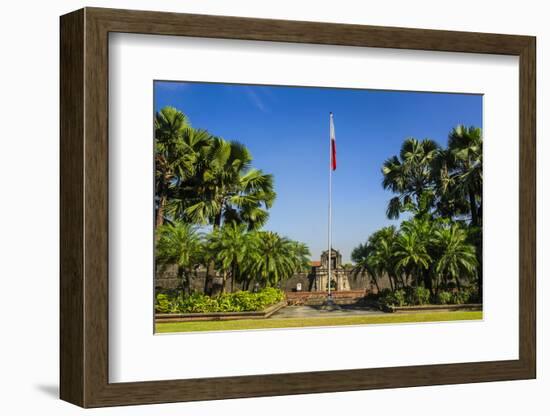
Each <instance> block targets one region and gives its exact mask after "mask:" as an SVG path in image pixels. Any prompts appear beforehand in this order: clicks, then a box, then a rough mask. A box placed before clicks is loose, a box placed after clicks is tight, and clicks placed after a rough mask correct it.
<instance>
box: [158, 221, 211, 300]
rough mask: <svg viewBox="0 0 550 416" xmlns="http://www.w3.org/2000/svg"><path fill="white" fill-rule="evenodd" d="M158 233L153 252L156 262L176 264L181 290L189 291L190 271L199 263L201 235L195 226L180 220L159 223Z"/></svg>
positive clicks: (162, 264) (163, 264)
mask: <svg viewBox="0 0 550 416" xmlns="http://www.w3.org/2000/svg"><path fill="white" fill-rule="evenodd" d="M158 234H159V239H158V241H157V246H156V252H155V253H156V262H157V264H159V265H161V266H165V265H168V264H175V265H177V268H178V269H177V276H178V278H179V279H180V281H181V286H182V290H183V292H187V293H189V291H190V279H191V276H192V274H191V272H192V270H194V269H195V270H196V268H197V267H198V266H199V265H200V263H201V258H202V256H201V254H202V235H201V234H199V233H198V231H197V228H196V227H194V226H192V225H190V224H186V223H183V222H180V221H176V222H174V223H172V224H163V225H161V226H160V227H159V229H158Z"/></svg>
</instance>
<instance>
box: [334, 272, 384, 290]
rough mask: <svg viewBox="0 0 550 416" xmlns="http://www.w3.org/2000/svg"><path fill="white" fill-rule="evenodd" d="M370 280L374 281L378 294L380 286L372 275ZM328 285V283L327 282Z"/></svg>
mask: <svg viewBox="0 0 550 416" xmlns="http://www.w3.org/2000/svg"><path fill="white" fill-rule="evenodd" d="M372 280H373V281H374V285H375V286H376V292H377V293H380V286H378V279H377V278H376V276H375V275H374V274H373V275H372ZM329 285H330V282H329Z"/></svg>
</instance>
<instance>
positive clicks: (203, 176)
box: [175, 138, 275, 230]
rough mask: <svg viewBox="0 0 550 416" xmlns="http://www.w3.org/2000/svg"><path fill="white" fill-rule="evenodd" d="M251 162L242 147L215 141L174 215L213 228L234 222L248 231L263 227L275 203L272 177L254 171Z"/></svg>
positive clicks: (235, 143)
mask: <svg viewBox="0 0 550 416" xmlns="http://www.w3.org/2000/svg"><path fill="white" fill-rule="evenodd" d="M251 161H252V156H251V155H250V152H249V151H248V149H247V148H246V147H245V146H243V145H242V144H240V143H238V142H230V141H227V140H224V139H221V138H213V139H212V144H211V146H210V147H209V148H208V150H207V151H206V152H204V154H203V155H202V156H201V160H200V161H199V162H198V168H197V173H196V175H195V176H194V178H193V180H192V181H190V182H189V187H188V188H186V189H185V192H184V193H182V194H181V195H180V200H181V205H180V206H179V207H178V209H177V210H176V211H175V214H176V215H181V216H183V217H186V218H188V219H189V220H190V221H192V222H195V223H198V224H212V225H213V226H214V228H219V227H220V226H221V225H222V224H223V223H224V222H231V221H233V222H238V223H245V224H247V226H248V229H249V230H255V229H258V228H260V227H261V226H263V225H264V224H265V223H266V221H267V219H268V213H267V209H269V208H271V206H272V204H273V201H274V200H275V192H274V190H273V176H272V175H269V174H265V173H263V172H262V171H261V170H258V169H254V168H251V167H250V163H251Z"/></svg>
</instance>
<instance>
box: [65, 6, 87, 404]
mask: <svg viewBox="0 0 550 416" xmlns="http://www.w3.org/2000/svg"><path fill="white" fill-rule="evenodd" d="M60 29H61V36H60V38H61V39H60V40H61V44H60V48H61V50H60V67H61V72H60V86H61V90H60V97H59V102H60V114H61V120H60V148H61V154H60V189H61V194H60V216H59V220H60V221H59V222H60V250H59V252H60V311H61V313H60V357H59V358H60V387H59V394H60V397H61V398H62V399H63V400H67V401H69V402H71V403H75V404H78V405H81V406H82V405H83V404H84V391H83V386H84V382H83V377H84V374H85V366H84V361H83V357H82V349H83V347H84V314H83V305H84V286H83V282H84V271H83V258H84V228H83V222H84V210H83V198H84V181H83V175H84V157H83V139H84V108H83V106H84V96H83V94H84V76H83V74H84V12H83V11H82V10H79V11H77V12H74V13H72V14H70V15H68V16H66V17H64V18H63V19H61V23H60Z"/></svg>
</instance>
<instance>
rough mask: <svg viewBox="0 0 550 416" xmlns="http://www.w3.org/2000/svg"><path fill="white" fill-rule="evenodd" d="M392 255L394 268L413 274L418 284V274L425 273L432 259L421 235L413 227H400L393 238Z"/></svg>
mask: <svg viewBox="0 0 550 416" xmlns="http://www.w3.org/2000/svg"><path fill="white" fill-rule="evenodd" d="M394 256H395V260H396V263H395V267H396V269H397V270H398V271H400V272H405V273H407V274H408V275H411V276H413V278H414V284H415V286H418V284H419V278H420V276H424V275H425V273H426V272H427V271H428V269H429V267H430V263H431V261H432V258H431V257H430V255H429V254H428V250H427V245H426V242H425V241H424V240H423V239H422V237H421V235H420V234H419V233H418V232H417V231H416V230H414V229H402V230H401V233H400V234H399V236H398V237H397V239H396V240H395V251H394Z"/></svg>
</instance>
